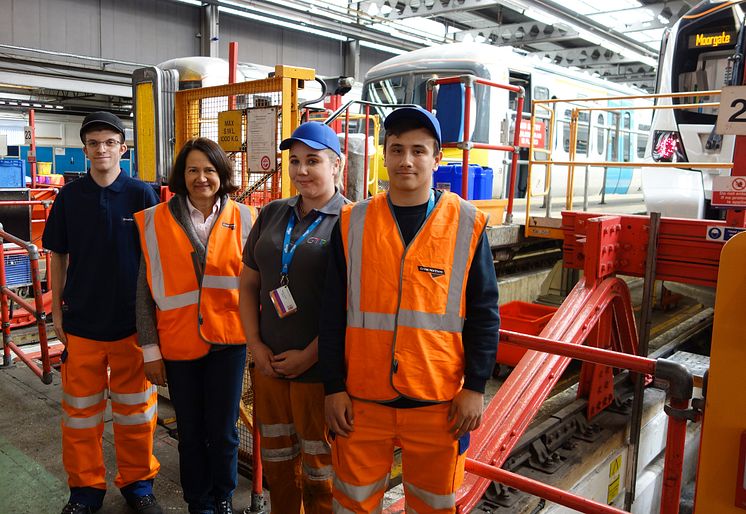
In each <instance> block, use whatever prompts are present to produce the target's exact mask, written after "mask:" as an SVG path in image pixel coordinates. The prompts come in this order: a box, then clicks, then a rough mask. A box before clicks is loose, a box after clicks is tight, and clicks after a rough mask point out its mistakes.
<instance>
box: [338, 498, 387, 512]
mask: <svg viewBox="0 0 746 514" xmlns="http://www.w3.org/2000/svg"><path fill="white" fill-rule="evenodd" d="M332 512H333V513H334V514H355V513H354V512H353V511H351V510H350V509H345V508H344V507H343V506H342V504H341V503H339V502H338V501H337V500H335V499H333V498H332ZM382 512H383V500H381V502H380V503H379V504H378V506H377V507H376V508H375V509H373V510H372V511H370V514H381V513H382Z"/></svg>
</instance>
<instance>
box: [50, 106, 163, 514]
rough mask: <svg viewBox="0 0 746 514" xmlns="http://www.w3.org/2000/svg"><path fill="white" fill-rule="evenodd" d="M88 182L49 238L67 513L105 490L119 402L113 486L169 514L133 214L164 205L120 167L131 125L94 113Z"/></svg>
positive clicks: (89, 121) (139, 507) (67, 194)
mask: <svg viewBox="0 0 746 514" xmlns="http://www.w3.org/2000/svg"><path fill="white" fill-rule="evenodd" d="M80 140H81V141H82V142H83V152H84V153H85V155H86V157H87V158H88V159H89V160H90V166H91V167H90V169H89V170H88V174H87V175H86V176H85V177H82V178H80V179H78V180H76V181H75V182H72V183H70V184H68V185H66V186H65V187H63V188H62V190H61V191H60V194H59V195H58V196H57V199H56V200H55V202H54V204H53V205H52V210H51V212H50V214H49V219H48V220H47V224H46V227H45V229H44V235H43V236H42V241H43V244H44V248H46V249H48V250H51V252H52V266H51V268H52V270H51V271H52V273H51V277H52V315H53V317H54V328H55V332H57V337H58V338H59V339H60V341H62V343H64V344H65V351H64V352H63V354H62V362H63V364H62V369H61V372H62V391H63V394H62V409H63V414H62V462H63V464H64V465H65V471H67V474H68V484H69V486H70V500H69V501H68V503H67V505H65V507H64V508H63V510H62V514H90V513H91V512H96V511H97V510H99V509H100V508H101V505H102V503H103V499H104V494H105V493H106V469H105V468H104V454H103V447H102V436H103V432H104V411H105V410H106V400H107V398H109V397H110V398H111V409H112V414H113V418H114V421H113V428H114V447H115V449H116V460H117V475H116V478H115V479H114V484H115V485H116V486H117V487H118V488H119V489H120V490H121V492H122V495H123V496H124V498H125V500H126V501H127V504H128V505H129V506H130V507H131V508H132V510H133V511H135V512H139V513H141V514H161V512H162V510H161V507H160V506H159V505H158V502H157V501H156V499H155V496H153V478H155V476H156V475H157V474H158V469H159V467H160V466H159V464H158V461H157V460H156V458H155V457H154V456H153V432H154V430H155V427H156V422H157V400H158V395H157V392H156V389H155V387H154V386H153V385H152V384H151V383H150V382H148V380H147V379H146V378H145V373H144V371H143V362H142V350H140V347H139V346H138V345H137V334H136V328H135V288H136V285H137V271H138V268H139V266H140V245H139V244H138V238H137V229H136V228H135V222H134V219H133V217H134V213H135V212H137V211H140V210H142V209H145V208H147V207H150V206H152V205H155V204H156V203H158V197H157V196H156V194H155V191H154V190H153V188H152V187H151V186H149V185H148V184H146V183H144V182H141V181H139V180H135V179H133V178H130V177H128V176H127V174H126V173H125V172H124V171H122V170H121V169H120V168H119V161H120V159H121V158H122V155H123V154H124V152H126V151H127V145H126V144H124V125H123V124H122V122H121V121H120V120H119V118H117V117H116V116H115V115H113V114H111V113H109V112H104V111H100V112H94V113H91V114H89V115H88V116H86V117H85V119H84V120H83V125H82V127H81V129H80Z"/></svg>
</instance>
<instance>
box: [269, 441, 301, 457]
mask: <svg viewBox="0 0 746 514" xmlns="http://www.w3.org/2000/svg"><path fill="white" fill-rule="evenodd" d="M298 455H300V445H299V444H298V443H296V444H294V445H293V446H289V447H286V448H262V460H266V461H267V462H284V461H286V460H293V459H294V458H296V457H297V456H298Z"/></svg>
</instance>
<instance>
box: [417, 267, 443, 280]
mask: <svg viewBox="0 0 746 514" xmlns="http://www.w3.org/2000/svg"><path fill="white" fill-rule="evenodd" d="M417 269H418V270H420V271H422V272H423V273H430V276H431V277H433V278H435V277H442V276H443V275H445V274H446V272H445V271H444V270H442V269H439V268H431V267H430V266H417Z"/></svg>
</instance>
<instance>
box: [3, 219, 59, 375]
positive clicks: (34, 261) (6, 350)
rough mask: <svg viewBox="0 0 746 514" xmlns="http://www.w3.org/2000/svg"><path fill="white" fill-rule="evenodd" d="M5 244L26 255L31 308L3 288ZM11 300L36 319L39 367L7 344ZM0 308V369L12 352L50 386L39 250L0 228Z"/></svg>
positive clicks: (23, 300)
mask: <svg viewBox="0 0 746 514" xmlns="http://www.w3.org/2000/svg"><path fill="white" fill-rule="evenodd" d="M5 241H8V242H10V243H14V244H15V245H17V246H18V247H20V248H21V249H23V250H24V251H25V252H26V253H28V256H29V263H30V266H31V281H32V285H33V290H34V305H31V304H30V303H28V301H27V300H26V299H25V298H22V297H21V296H20V295H19V294H17V293H16V292H14V291H12V290H10V289H9V288H8V287H7V282H6V275H5V252H6V250H5V248H4V245H3V244H2V243H3V242H5ZM9 299H12V300H13V301H14V302H16V303H17V304H18V306H20V307H21V308H22V309H24V310H25V311H27V312H28V313H29V314H31V315H32V316H33V317H34V318H35V319H36V326H37V328H38V330H39V344H40V347H41V364H42V367H41V368H39V366H38V365H37V364H36V362H34V360H33V359H31V358H30V357H29V356H28V355H26V353H25V352H24V351H23V350H22V349H21V348H19V347H18V346H17V345H15V344H14V343H13V342H12V341H11V337H10V302H9ZM0 309H1V310H2V332H3V366H10V364H11V361H12V359H11V354H10V352H11V351H12V352H13V353H15V354H16V355H17V356H18V358H19V359H21V361H23V363H24V364H26V365H27V366H28V367H29V369H31V371H33V372H34V373H35V374H36V375H37V376H38V377H39V378H41V381H42V382H44V383H45V384H51V383H52V366H51V364H50V356H49V345H48V340H47V315H46V312H45V308H44V299H43V296H42V291H41V278H40V274H39V249H38V248H37V246H36V245H34V244H31V243H29V242H27V241H23V240H22V239H19V238H17V237H15V236H13V235H11V234H9V233H7V232H5V231H4V230H2V225H0Z"/></svg>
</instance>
